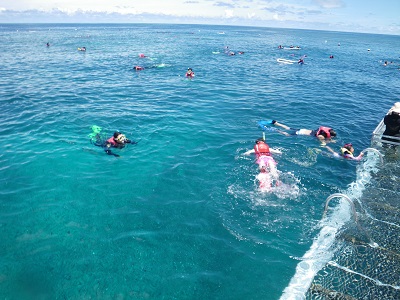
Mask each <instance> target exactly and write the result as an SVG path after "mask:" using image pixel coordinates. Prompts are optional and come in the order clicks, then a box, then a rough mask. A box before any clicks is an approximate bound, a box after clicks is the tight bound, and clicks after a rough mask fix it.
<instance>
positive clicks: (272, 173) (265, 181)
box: [245, 138, 281, 190]
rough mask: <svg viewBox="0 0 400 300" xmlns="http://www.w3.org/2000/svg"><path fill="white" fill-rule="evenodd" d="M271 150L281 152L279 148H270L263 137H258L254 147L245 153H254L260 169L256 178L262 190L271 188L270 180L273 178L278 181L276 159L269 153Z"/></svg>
mask: <svg viewBox="0 0 400 300" xmlns="http://www.w3.org/2000/svg"><path fill="white" fill-rule="evenodd" d="M272 152H273V153H281V152H280V151H279V150H274V149H272V148H270V147H269V145H268V144H267V143H265V141H264V139H263V138H259V139H257V140H256V141H255V144H254V148H253V149H252V150H249V151H247V152H246V153H245V154H246V155H248V154H250V153H254V154H255V155H256V163H257V164H258V168H259V171H260V173H259V174H258V175H257V177H256V178H257V180H258V181H259V186H260V189H262V190H270V189H271V188H272V182H273V181H274V180H275V181H276V182H278V180H279V174H278V170H277V168H276V161H275V160H274V158H273V157H272V155H271V153H272Z"/></svg>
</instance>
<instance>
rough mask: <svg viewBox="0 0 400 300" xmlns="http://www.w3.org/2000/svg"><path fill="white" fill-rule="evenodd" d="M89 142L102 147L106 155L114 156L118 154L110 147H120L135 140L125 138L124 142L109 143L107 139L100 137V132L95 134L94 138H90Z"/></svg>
mask: <svg viewBox="0 0 400 300" xmlns="http://www.w3.org/2000/svg"><path fill="white" fill-rule="evenodd" d="M91 142H92V144H93V145H95V146H98V147H102V148H103V149H104V152H106V153H107V154H108V155H114V156H115V157H119V155H118V154H115V153H113V152H112V151H111V149H110V148H117V149H122V148H124V147H125V145H126V144H136V142H134V141H131V140H128V139H125V141H124V143H116V144H111V143H110V142H109V141H108V140H105V139H104V138H102V137H101V135H100V134H96V137H95V140H94V141H93V140H91Z"/></svg>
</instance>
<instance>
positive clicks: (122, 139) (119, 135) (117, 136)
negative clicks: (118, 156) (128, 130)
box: [113, 131, 126, 144]
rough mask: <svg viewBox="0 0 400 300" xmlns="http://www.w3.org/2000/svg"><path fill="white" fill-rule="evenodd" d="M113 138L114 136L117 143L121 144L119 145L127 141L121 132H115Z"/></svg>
mask: <svg viewBox="0 0 400 300" xmlns="http://www.w3.org/2000/svg"><path fill="white" fill-rule="evenodd" d="M113 136H114V141H116V142H117V143H119V144H123V143H125V140H126V136H125V134H122V133H121V132H119V131H116V132H114V135H113Z"/></svg>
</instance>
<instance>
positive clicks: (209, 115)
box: [0, 24, 400, 299]
mask: <svg viewBox="0 0 400 300" xmlns="http://www.w3.org/2000/svg"><path fill="white" fill-rule="evenodd" d="M222 33H224V34H222ZM0 40H1V43H0V51H1V59H0V114H1V120H2V122H1V123H0V137H1V139H2V140H3V145H2V151H0V170H1V177H0V238H1V241H2V242H1V245H2V247H0V297H1V298H3V299H279V298H280V297H281V295H282V294H283V291H284V290H285V289H286V290H287V289H288V288H289V292H290V286H291V284H290V282H292V281H291V279H292V278H294V276H295V273H296V267H297V266H298V264H299V262H300V261H301V257H303V255H304V254H305V253H307V251H309V250H310V248H311V247H312V245H313V241H314V240H316V237H317V236H318V234H319V233H320V231H321V227H320V225H319V224H320V220H321V216H322V213H323V211H324V205H325V199H326V198H327V197H328V196H329V195H331V194H333V193H339V192H343V191H346V190H347V189H348V187H349V185H351V184H352V183H354V182H355V181H356V180H357V174H361V173H362V171H359V170H358V169H359V167H360V164H365V163H366V162H365V161H367V162H368V163H370V164H373V161H368V159H364V161H363V162H360V163H354V162H348V161H344V160H337V159H333V158H332V157H330V156H329V155H324V153H327V151H326V150H325V149H324V148H323V147H320V145H319V143H318V142H317V141H316V139H313V138H312V137H304V136H303V137H301V136H299V137H293V136H292V137H286V136H283V135H281V134H279V133H277V132H276V131H268V132H266V136H267V141H268V143H269V144H270V146H271V147H274V148H278V149H280V150H281V151H282V155H276V156H275V159H276V160H277V162H278V169H279V170H280V172H281V178H282V181H283V182H284V183H285V184H286V185H285V186H284V187H282V188H280V189H276V191H275V192H274V193H262V192H260V191H259V190H258V189H257V186H258V185H257V183H256V182H255V176H256V175H257V168H256V165H255V164H254V159H253V157H250V156H244V155H243V153H244V152H246V151H247V150H249V149H251V148H252V147H253V143H254V140H255V139H256V138H258V137H260V136H261V135H262V131H261V130H260V129H259V128H257V121H259V120H263V119H276V120H278V121H280V122H282V123H284V124H287V125H289V126H292V127H296V128H309V129H316V128H318V127H319V126H320V125H325V126H329V127H332V128H334V129H335V130H336V131H337V133H338V138H337V143H336V144H332V147H333V148H335V150H337V151H338V150H339V146H340V145H341V144H343V143H346V142H352V143H353V145H354V147H355V149H356V153H359V152H360V151H361V150H363V149H365V148H367V147H369V146H370V139H371V133H372V131H373V129H374V128H375V127H376V125H377V124H378V123H379V121H380V120H381V119H382V117H383V116H384V114H385V113H386V112H387V110H388V109H389V108H390V107H391V106H392V104H393V103H394V102H396V101H399V98H400V97H399V96H400V89H399V86H400V80H399V76H400V71H399V63H400V59H399V56H400V54H399V50H398V49H400V39H399V37H398V36H389V35H369V34H356V33H341V32H324V31H307V30H291V29H272V28H250V27H221V26H218V27H217V26H200V25H199V26H196V25H190V26H189V25H187V26H184V25H152V24H148V25H143V24H142V25H133V24H132V25H104V24H98V25H65V24H64V25H61V24H58V25H57V24H51V25H37V24H22V25H21V24H20V25H1V26H0ZM47 42H49V43H50V45H51V46H50V47H46V43H47ZM339 44H340V46H339ZM278 45H285V46H289V45H299V46H301V48H302V49H301V50H297V51H291V50H279V49H278V48H277V47H278ZM83 46H85V47H86V48H87V51H86V52H81V51H77V48H78V47H83ZM226 46H228V47H229V48H230V49H231V50H233V51H244V52H245V53H244V54H243V55H235V56H227V55H225V54H224V47H226ZM213 52H220V53H219V54H214V53H213ZM140 53H144V54H146V55H147V56H148V58H139V56H138V55H139V54H140ZM302 55H307V57H306V58H305V64H304V65H297V64H292V65H285V64H279V63H277V61H276V59H277V58H285V59H295V60H297V59H298V58H299V57H300V56H302ZM330 55H334V58H333V59H330V58H329V56H330ZM385 60H388V61H393V64H390V65H389V66H386V67H385V66H383V62H384V61H385ZM156 64H163V66H164V67H162V68H152V69H145V70H143V71H139V72H138V71H134V70H133V67H134V66H135V65H141V66H145V67H150V66H152V65H156ZM188 67H191V68H193V70H194V72H195V74H196V77H195V78H194V79H192V80H188V79H186V78H185V77H184V74H185V72H186V69H187V68H188ZM92 125H98V126H101V127H102V132H103V133H104V134H106V135H108V136H111V134H112V133H113V132H114V131H115V130H120V131H122V132H124V133H125V134H126V135H127V136H128V138H131V139H133V140H136V141H138V142H139V143H138V144H137V145H128V146H127V147H126V148H124V149H122V150H115V153H118V154H119V155H121V157H119V158H115V157H113V156H109V155H106V154H105V153H104V152H103V150H102V149H101V148H99V147H95V146H94V145H92V144H90V142H89V137H88V135H89V134H90V133H91V128H90V127H91V126H92ZM320 151H322V153H320ZM370 160H373V158H370ZM366 184H368V182H367V183H366ZM359 192H362V190H360V191H359ZM326 252H329V253H330V250H329V249H327V250H326ZM316 271H318V270H316ZM304 288H307V283H305V285H304ZM366 294H368V291H366ZM35 297H36V298H35ZM293 297H294V298H296V299H297V298H299V297H300V298H301V296H298V295H296V296H293ZM365 299H366V298H365Z"/></svg>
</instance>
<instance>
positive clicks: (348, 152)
mask: <svg viewBox="0 0 400 300" xmlns="http://www.w3.org/2000/svg"><path fill="white" fill-rule="evenodd" d="M325 147H326V149H328V150H329V151H330V152H331V153H332V154H333V156H334V157H343V158H345V159H350V160H361V159H362V158H363V156H364V153H362V152H361V153H360V154H359V155H358V156H354V148H353V144H352V143H347V144H344V145H343V147H342V148H340V153H341V154H339V153H337V152H335V151H334V150H333V149H332V148H331V147H329V146H325Z"/></svg>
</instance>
